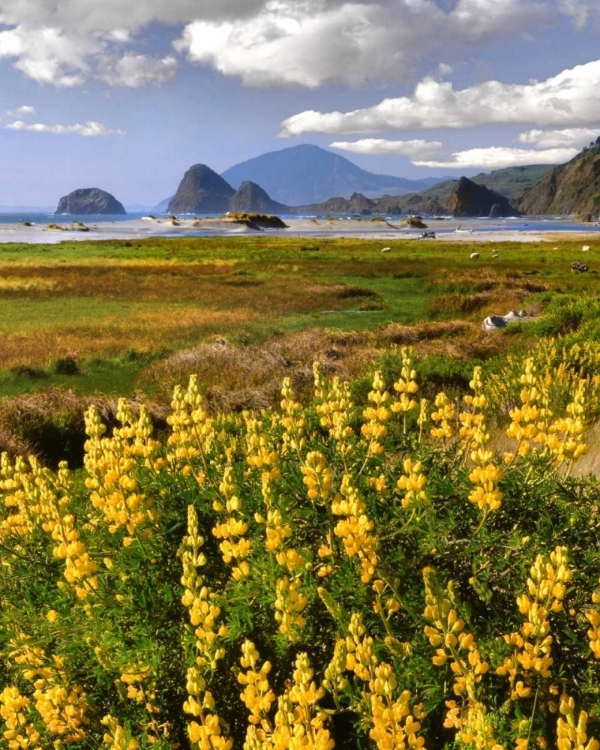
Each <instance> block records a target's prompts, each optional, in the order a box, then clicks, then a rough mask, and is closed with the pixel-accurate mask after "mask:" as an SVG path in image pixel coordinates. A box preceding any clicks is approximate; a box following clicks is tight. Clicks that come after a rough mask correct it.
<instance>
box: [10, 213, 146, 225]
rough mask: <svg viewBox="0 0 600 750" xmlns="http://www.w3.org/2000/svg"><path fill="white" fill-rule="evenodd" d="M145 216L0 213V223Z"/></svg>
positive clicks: (97, 220)
mask: <svg viewBox="0 0 600 750" xmlns="http://www.w3.org/2000/svg"><path fill="white" fill-rule="evenodd" d="M142 216H147V214H143V213H130V214H126V215H125V216H123V215H120V214H119V215H116V216H111V215H106V214H87V215H86V216H77V215H75V214H69V215H68V216H67V215H66V214H63V215H62V216H61V215H58V216H57V215H56V214H54V213H27V212H23V213H0V224H21V223H22V222H25V221H28V222H29V223H30V224H35V225H36V226H37V225H38V224H40V225H41V226H46V224H72V223H73V222H74V221H82V222H83V223H84V224H87V225H90V226H91V225H92V224H106V223H111V222H113V223H114V222H117V221H131V219H141V218H142Z"/></svg>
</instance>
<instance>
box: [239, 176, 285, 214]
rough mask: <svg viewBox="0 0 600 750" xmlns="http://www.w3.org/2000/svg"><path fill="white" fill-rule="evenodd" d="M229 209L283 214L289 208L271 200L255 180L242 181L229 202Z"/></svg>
mask: <svg viewBox="0 0 600 750" xmlns="http://www.w3.org/2000/svg"><path fill="white" fill-rule="evenodd" d="M229 210H230V211H232V212H233V213H260V214H285V213H289V210H290V209H289V207H288V206H284V205H283V203H277V201H274V200H271V198H270V197H269V196H268V195H267V193H266V192H265V191H264V190H263V189H262V188H261V186H260V185H257V184H256V183H255V182H242V184H241V185H240V187H239V188H238V190H237V192H236V193H235V195H234V196H233V197H232V198H231V201H230V202H229Z"/></svg>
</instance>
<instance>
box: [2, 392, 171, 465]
mask: <svg viewBox="0 0 600 750" xmlns="http://www.w3.org/2000/svg"><path fill="white" fill-rule="evenodd" d="M92 404H93V405H94V406H96V407H97V409H98V410H99V412H100V414H101V416H102V419H103V421H104V422H105V424H107V425H108V426H113V425H116V423H117V420H116V414H117V400H116V399H113V398H107V397H105V396H98V395H96V396H79V395H77V394H75V393H74V392H73V391H71V390H63V389H60V388H52V389H49V390H47V391H44V392H42V393H35V394H28V395H24V396H18V397H15V398H6V399H2V400H1V401H0V424H1V425H2V430H1V431H0V451H2V450H5V451H7V452H8V453H9V454H10V455H11V456H15V455H30V454H32V455H36V456H37V457H38V458H40V459H41V460H42V461H43V462H44V463H48V464H52V465H54V466H56V465H57V464H58V462H59V461H62V460H67V461H68V462H69V465H70V466H71V467H72V468H76V467H78V466H81V465H82V458H83V445H84V443H85V441H86V439H87V438H86V434H85V422H84V413H85V411H86V410H87V409H88V408H89V407H90V406H91V405H92ZM140 405H141V404H140V403H139V402H136V401H135V400H134V401H132V402H131V406H132V409H133V411H134V413H139V408H140ZM148 406H149V409H150V413H151V416H152V419H153V422H154V424H155V426H156V427H157V428H158V429H161V428H164V427H166V416H167V408H166V407H165V406H161V405H158V404H153V403H150V404H148Z"/></svg>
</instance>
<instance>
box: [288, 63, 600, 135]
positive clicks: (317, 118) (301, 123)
mask: <svg viewBox="0 0 600 750" xmlns="http://www.w3.org/2000/svg"><path fill="white" fill-rule="evenodd" d="M599 90H600V60H596V61H594V62H590V63H587V64H585V65H578V66H577V67H575V68H572V69H571V70H564V71H562V73H559V74H558V75H556V76H554V77H552V78H548V79H547V80H545V81H532V82H530V83H528V84H524V85H523V84H508V83H501V82H500V81H486V82H485V83H480V84H477V85H475V86H471V87H470V88H466V89H462V90H460V91H456V90H455V89H454V88H453V86H452V84H451V83H450V82H446V81H436V80H434V79H433V78H425V79H424V80H423V81H421V82H420V83H419V84H418V85H417V87H416V88H415V91H414V94H413V95H412V96H404V97H399V98H395V99H384V100H383V101H382V102H381V103H380V104H377V105H375V106H374V107H367V108H365V109H358V110H354V111H352V112H327V113H321V112H315V111H314V110H309V111H306V112H301V113H299V114H297V115H294V116H293V117H290V118H288V119H287V120H284V122H283V123H282V133H281V134H282V135H283V136H291V135H300V134H302V133H308V132H319V133H364V132H378V131H384V130H415V129H425V128H470V127H474V126H477V125H488V124H504V125H508V124H522V123H532V124H536V125H542V126H561V125H562V126H566V127H575V126H582V125H589V124H592V123H596V122H599V121H600V96H599V95H598V91H599Z"/></svg>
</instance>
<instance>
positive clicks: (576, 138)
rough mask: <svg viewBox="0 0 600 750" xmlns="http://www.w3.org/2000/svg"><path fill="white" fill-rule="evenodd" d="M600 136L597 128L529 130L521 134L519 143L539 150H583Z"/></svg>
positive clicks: (518, 139)
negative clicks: (567, 148) (582, 148)
mask: <svg viewBox="0 0 600 750" xmlns="http://www.w3.org/2000/svg"><path fill="white" fill-rule="evenodd" d="M599 135H600V127H597V128H564V129H563V130H528V131H527V132H526V133H519V135H518V136H517V141H518V142H519V143H527V144H530V145H532V146H536V147H537V148H561V147H568V146H570V147H571V148H581V147H582V146H585V145H586V144H588V143H589V142H590V141H595V140H596V138H598V136H599Z"/></svg>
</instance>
